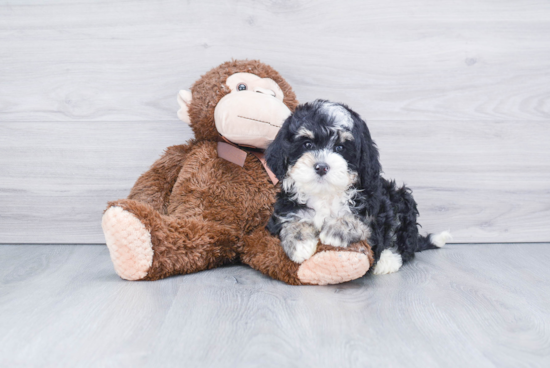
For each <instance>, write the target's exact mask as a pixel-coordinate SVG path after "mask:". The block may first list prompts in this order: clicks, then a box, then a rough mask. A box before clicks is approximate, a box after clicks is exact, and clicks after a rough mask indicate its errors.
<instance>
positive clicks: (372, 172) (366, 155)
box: [353, 114, 382, 195]
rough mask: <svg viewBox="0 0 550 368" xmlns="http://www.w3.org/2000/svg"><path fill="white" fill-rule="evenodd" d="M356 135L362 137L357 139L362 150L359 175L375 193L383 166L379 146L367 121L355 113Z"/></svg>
mask: <svg viewBox="0 0 550 368" xmlns="http://www.w3.org/2000/svg"><path fill="white" fill-rule="evenodd" d="M353 120H354V130H356V132H355V134H354V135H355V136H356V137H359V138H360V139H357V140H356V147H357V149H358V150H359V152H360V157H359V176H360V179H361V186H362V187H363V188H364V189H365V190H367V193H369V192H370V193H369V194H370V195H372V194H374V192H375V191H376V189H377V188H378V187H379V185H380V172H381V171H382V167H381V165H380V159H379V155H378V148H376V144H375V143H374V141H373V140H372V138H371V136H370V132H369V128H367V123H365V121H363V120H362V119H361V118H360V117H359V115H357V114H353Z"/></svg>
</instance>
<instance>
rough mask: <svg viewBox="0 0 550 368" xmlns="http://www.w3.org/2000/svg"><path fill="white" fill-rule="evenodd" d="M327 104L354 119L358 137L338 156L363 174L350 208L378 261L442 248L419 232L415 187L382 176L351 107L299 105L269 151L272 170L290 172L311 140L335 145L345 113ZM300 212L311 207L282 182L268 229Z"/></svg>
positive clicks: (323, 145) (316, 144)
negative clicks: (387, 254)
mask: <svg viewBox="0 0 550 368" xmlns="http://www.w3.org/2000/svg"><path fill="white" fill-rule="evenodd" d="M327 104H330V105H331V106H340V107H343V108H344V109H345V110H346V111H347V112H348V114H349V117H351V121H352V124H351V125H350V124H348V126H346V127H344V128H343V129H344V130H346V129H347V131H349V132H350V133H351V134H352V136H353V139H350V140H346V141H345V142H343V143H342V145H343V146H344V149H343V150H342V152H339V154H340V155H341V156H342V157H343V158H344V159H345V160H346V162H347V166H348V169H349V171H350V172H355V173H357V175H358V180H357V181H356V182H355V184H353V186H352V189H356V191H354V193H355V194H354V196H353V198H352V201H353V203H354V204H353V205H352V206H350V209H351V211H352V213H353V214H354V215H355V216H358V217H359V218H361V219H362V220H363V221H364V222H365V223H366V224H368V226H369V227H370V230H371V231H370V237H369V240H368V241H369V244H370V245H371V247H372V250H373V252H374V256H375V261H377V260H378V259H379V258H380V254H381V253H382V251H383V250H385V249H388V248H392V249H394V252H395V251H397V253H399V254H400V255H401V257H402V260H403V262H406V261H409V260H411V259H412V258H413V257H414V254H415V252H421V251H423V250H426V249H435V248H437V246H436V245H435V244H433V243H432V242H431V241H430V235H428V236H422V235H419V233H418V224H417V222H416V221H417V217H418V214H419V213H418V210H417V205H416V202H415V200H414V198H413V196H412V190H411V189H410V188H408V187H406V186H402V187H397V186H396V184H395V181H393V180H392V181H389V180H386V179H385V178H383V177H382V176H381V170H382V169H381V165H380V160H379V154H378V149H377V147H376V144H375V143H374V141H373V140H372V138H371V135H370V132H369V129H368V127H367V124H366V123H365V121H363V120H362V119H361V117H360V116H359V115H358V114H357V113H356V112H354V111H353V110H351V109H350V108H349V107H347V106H346V105H342V104H333V103H330V102H328V101H324V100H316V101H315V102H313V103H306V104H303V105H300V106H298V108H297V109H296V111H295V112H294V114H292V115H291V116H290V117H289V118H288V119H287V120H286V121H285V123H284V124H283V126H282V128H281V130H280V131H279V133H278V135H277V137H276V138H275V140H274V142H273V143H272V144H271V145H270V146H269V147H268V149H267V151H266V159H267V163H268V165H269V167H270V168H271V170H273V172H274V173H275V175H276V176H277V177H278V178H279V179H280V180H281V181H283V180H284V179H285V178H286V177H287V175H288V173H287V172H288V170H289V169H290V168H291V167H292V166H293V165H294V164H295V163H296V162H297V161H298V160H299V159H300V157H302V155H304V154H305V153H306V152H308V151H309V149H308V148H307V147H306V146H305V145H304V142H306V141H311V142H312V143H313V144H314V147H315V148H316V149H327V147H328V148H329V149H330V148H331V147H332V146H330V142H334V138H333V137H332V136H333V135H334V127H335V126H336V125H338V124H339V123H340V122H339V121H338V119H340V118H342V116H334V115H331V114H328V113H327V110H326V108H324V107H323V106H326V105H327ZM302 128H305V129H307V130H308V131H311V132H313V133H314V138H313V139H312V138H311V137H306V136H301V135H300V134H299V132H300V131H301V129H302ZM331 128H333V129H332V130H331ZM331 139H332V140H331ZM300 210H302V211H304V210H308V206H307V204H304V203H299V202H298V201H296V199H295V196H294V193H290V192H288V191H287V190H285V188H284V186H283V188H282V190H281V192H280V193H279V195H278V199H277V202H276V203H275V208H274V214H273V216H272V217H271V219H270V221H269V223H268V225H267V229H268V230H269V231H270V232H271V233H273V234H275V235H278V234H279V233H280V231H281V227H282V223H281V218H288V216H289V215H292V214H295V213H297V212H298V211H300Z"/></svg>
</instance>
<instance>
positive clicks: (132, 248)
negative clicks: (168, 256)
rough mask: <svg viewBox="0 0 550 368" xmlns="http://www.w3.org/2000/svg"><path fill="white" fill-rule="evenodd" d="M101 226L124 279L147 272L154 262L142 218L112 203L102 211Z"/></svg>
mask: <svg viewBox="0 0 550 368" xmlns="http://www.w3.org/2000/svg"><path fill="white" fill-rule="evenodd" d="M101 227H102V228H103V233H104V234H105V240H106V242H107V247H108V248H109V253H110V254H111V261H113V265H114V266H115V271H116V273H117V274H118V275H119V276H120V277H122V278H123V279H126V280H140V279H142V278H144V277H145V276H147V271H149V269H150V268H151V265H152V264H153V244H152V243H151V234H150V233H149V231H147V229H146V228H145V226H144V225H143V224H142V223H141V221H139V220H138V219H137V218H136V217H135V216H134V215H133V214H131V213H130V212H128V211H126V210H123V209H122V208H121V207H111V208H109V209H108V210H107V211H105V213H104V214H103V219H102V221H101Z"/></svg>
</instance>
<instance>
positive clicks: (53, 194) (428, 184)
mask: <svg viewBox="0 0 550 368" xmlns="http://www.w3.org/2000/svg"><path fill="white" fill-rule="evenodd" d="M368 124H369V126H370V128H371V131H372V135H373V137H374V139H375V141H376V142H377V143H378V145H379V147H380V151H381V159H382V164H383V167H384V169H385V173H386V174H385V175H386V176H387V177H388V178H394V179H395V180H396V181H397V182H398V183H401V182H405V183H407V184H408V185H409V186H411V187H412V188H413V190H414V194H415V197H416V199H417V201H418V203H419V209H420V213H421V217H420V223H421V224H422V226H423V231H430V232H435V231H441V230H444V229H450V230H451V231H452V232H453V234H454V235H455V241H456V242H514V241H516V242H517V241H530V242H537V241H548V240H550V229H549V228H548V226H547V224H548V223H550V207H549V205H548V204H549V203H550V192H549V191H548V188H550V146H549V145H548V144H547V139H548V137H549V136H550V124H548V123H546V122H486V121H473V122H470V121H464V122H454V121H438V122H426V121H425V122H400V121H370V122H369V123H368ZM191 136H192V133H191V131H190V129H189V127H187V126H186V125H185V124H183V123H180V122H176V121H172V122H161V123H147V122H136V123H125V122H93V123H52V122H45V123H30V122H28V123H1V124H0V172H2V179H1V180H0V216H1V218H2V221H0V243H103V242H104V238H103V234H102V232H101V228H100V219H101V214H102V212H103V210H104V208H105V204H106V202H107V201H109V200H114V199H118V198H124V197H126V196H127V195H128V193H129V191H130V188H131V186H132V185H133V183H134V182H135V180H136V179H137V178H138V176H139V175H140V174H141V173H142V172H143V171H145V170H146V169H147V168H148V167H149V166H150V165H151V164H152V163H153V162H154V160H155V159H156V158H157V157H158V156H159V155H160V154H161V153H162V151H163V150H164V149H165V148H166V147H168V146H170V145H173V144H180V143H183V142H185V141H186V140H187V139H189V138H190V137H191Z"/></svg>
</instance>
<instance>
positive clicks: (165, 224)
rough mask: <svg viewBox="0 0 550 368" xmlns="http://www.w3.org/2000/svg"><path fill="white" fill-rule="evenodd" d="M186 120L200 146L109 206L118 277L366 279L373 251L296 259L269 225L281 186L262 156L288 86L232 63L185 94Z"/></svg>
mask: <svg viewBox="0 0 550 368" xmlns="http://www.w3.org/2000/svg"><path fill="white" fill-rule="evenodd" d="M178 102H179V104H180V106H181V109H180V110H179V111H178V116H179V117H180V119H181V120H183V121H184V122H187V123H188V124H189V125H190V126H191V128H192V130H193V132H194V134H195V138H194V139H192V140H190V141H189V142H187V143H186V144H184V145H178V146H172V147H169V148H168V149H167V150H166V151H165V153H164V155H163V156H162V157H161V158H160V159H159V160H158V161H156V162H155V163H154V164H153V166H151V168H150V169H149V170H148V171H147V172H145V173H144V174H143V175H141V177H140V178H139V179H138V180H137V182H136V184H135V185H134V187H133V188H132V190H131V192H130V195H129V196H128V198H127V199H121V200H118V201H113V202H110V203H109V204H108V207H107V210H106V211H105V212H104V214H103V219H102V227H103V231H104V233H105V239H106V242H107V246H108V248H109V251H110V255H111V260H112V261H113V264H114V268H115V271H116V272H117V273H118V275H119V276H120V277H121V278H123V279H126V280H158V279H161V278H165V277H168V276H172V275H183V274H188V273H192V272H198V271H202V270H207V269H211V268H214V267H219V266H222V265H225V264H230V263H236V262H240V263H244V264H247V265H249V266H251V267H252V268H254V269H256V270H258V271H260V272H262V273H264V274H266V275H269V276H270V277H272V278H274V279H277V280H281V281H284V282H286V283H288V284H293V285H300V284H334V283H340V282H345V281H349V280H353V279H356V278H359V277H361V276H363V275H364V274H365V273H366V272H367V270H368V269H369V267H370V265H371V264H372V253H371V250H370V247H369V246H368V245H367V244H366V243H356V244H352V245H350V246H349V247H348V248H333V247H330V246H325V245H321V244H320V245H319V247H318V250H317V253H315V254H314V255H313V256H312V257H311V258H310V259H308V260H306V261H305V262H303V263H302V264H297V263H294V262H293V261H291V260H290V259H289V258H288V257H287V256H286V254H285V252H284V251H283V248H282V247H281V245H280V242H279V239H278V238H277V237H274V236H272V235H271V234H270V233H269V232H268V231H267V230H266V229H265V226H266V224H267V221H268V220H269V218H270V216H271V213H272V211H273V204H274V202H275V196H276V193H277V191H278V185H276V184H275V182H276V178H275V177H274V176H270V173H269V172H268V170H267V169H266V166H265V161H264V160H263V156H262V153H261V152H262V151H263V149H265V148H266V147H267V145H268V144H269V143H270V142H271V141H273V139H274V138H275V136H276V134H277V132H278V130H279V128H280V126H281V125H282V123H283V121H284V120H285V119H286V117H288V116H289V115H290V114H291V111H293V110H294V108H295V107H296V106H297V104H298V101H297V100H296V96H295V94H294V92H293V91H292V89H291V87H290V85H289V84H288V83H287V82H286V81H285V80H284V79H283V78H282V77H281V76H280V75H279V73H278V72H276V71H275V70H274V69H272V68H271V67H270V66H268V65H265V64H263V63H261V62H259V61H247V60H244V61H231V62H226V63H224V64H222V65H220V66H218V67H216V68H214V69H212V70H210V71H209V72H208V73H206V74H205V75H203V76H202V77H201V78H200V79H199V80H198V81H197V82H195V84H194V85H193V86H192V88H191V91H190V92H188V91H181V92H180V93H179V95H178Z"/></svg>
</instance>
